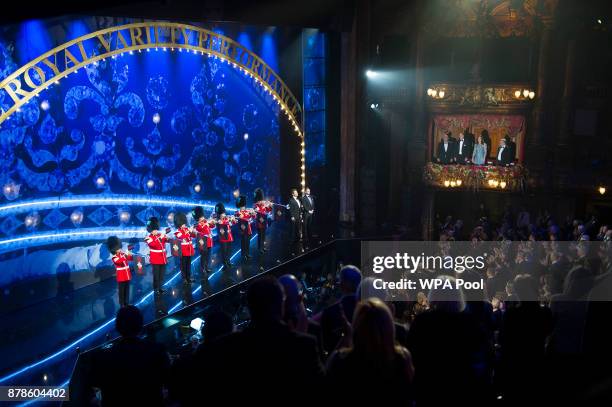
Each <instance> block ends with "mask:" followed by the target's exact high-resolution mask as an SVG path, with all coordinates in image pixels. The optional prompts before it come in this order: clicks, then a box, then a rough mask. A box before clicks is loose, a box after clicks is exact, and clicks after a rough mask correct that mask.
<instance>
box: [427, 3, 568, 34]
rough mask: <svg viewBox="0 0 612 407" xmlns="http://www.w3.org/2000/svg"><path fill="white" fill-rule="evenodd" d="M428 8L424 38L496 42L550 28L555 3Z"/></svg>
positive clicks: (487, 4)
mask: <svg viewBox="0 0 612 407" xmlns="http://www.w3.org/2000/svg"><path fill="white" fill-rule="evenodd" d="M428 4H429V7H431V9H430V10H431V11H432V12H431V13H430V16H431V18H430V19H429V22H427V23H426V24H425V26H424V32H425V33H426V34H429V35H431V36H439V37H451V38H463V37H482V38H495V37H511V36H519V37H520V36H530V35H532V34H534V33H535V32H536V31H537V29H538V27H539V26H540V25H543V26H544V27H550V26H551V25H552V22H553V17H554V14H555V12H556V9H557V5H558V0H523V1H522V2H517V1H511V0H501V1H500V0H478V1H474V0H454V1H449V0H444V1H440V0H438V1H431V2H430V3H428ZM517 4H518V6H517ZM442 6H443V7H442Z"/></svg>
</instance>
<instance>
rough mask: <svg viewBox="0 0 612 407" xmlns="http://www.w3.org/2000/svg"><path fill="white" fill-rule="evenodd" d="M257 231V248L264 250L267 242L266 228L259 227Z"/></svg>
mask: <svg viewBox="0 0 612 407" xmlns="http://www.w3.org/2000/svg"><path fill="white" fill-rule="evenodd" d="M257 230H258V231H259V232H258V233H257V250H259V251H260V252H263V249H264V247H265V243H266V228H258V229H257Z"/></svg>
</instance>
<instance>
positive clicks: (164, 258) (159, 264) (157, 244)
mask: <svg viewBox="0 0 612 407" xmlns="http://www.w3.org/2000/svg"><path fill="white" fill-rule="evenodd" d="M159 229H160V226H159V219H157V218H156V217H152V218H150V219H149V222H147V232H149V235H148V236H147V237H145V242H146V244H147V245H148V246H149V253H150V254H149V262H150V263H151V268H152V270H153V290H154V291H155V293H157V294H162V293H163V292H164V290H163V289H162V282H163V281H164V275H165V274H166V264H168V255H167V254H166V242H167V241H168V237H167V236H166V234H165V233H162V232H161V231H160V230H159Z"/></svg>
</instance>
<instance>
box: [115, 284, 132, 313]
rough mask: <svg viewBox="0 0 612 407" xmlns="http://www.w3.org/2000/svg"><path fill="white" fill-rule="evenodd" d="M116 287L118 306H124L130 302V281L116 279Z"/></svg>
mask: <svg viewBox="0 0 612 407" xmlns="http://www.w3.org/2000/svg"><path fill="white" fill-rule="evenodd" d="M117 288H118V289H119V306H120V307H125V306H126V305H128V304H129V303H130V281H129V280H128V281H118V282H117Z"/></svg>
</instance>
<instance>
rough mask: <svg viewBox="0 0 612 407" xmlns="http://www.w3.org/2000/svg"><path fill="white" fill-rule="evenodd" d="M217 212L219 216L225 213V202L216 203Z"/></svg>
mask: <svg viewBox="0 0 612 407" xmlns="http://www.w3.org/2000/svg"><path fill="white" fill-rule="evenodd" d="M215 213H216V214H217V216H221V215H223V214H224V213H225V205H223V203H221V202H219V203H218V204H217V205H215Z"/></svg>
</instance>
